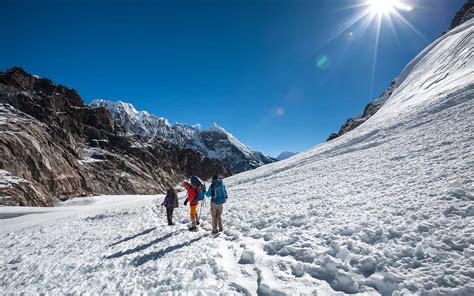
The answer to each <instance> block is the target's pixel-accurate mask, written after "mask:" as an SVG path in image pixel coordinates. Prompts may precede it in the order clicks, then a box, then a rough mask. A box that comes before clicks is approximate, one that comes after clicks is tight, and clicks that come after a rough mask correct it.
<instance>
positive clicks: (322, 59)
mask: <svg viewBox="0 0 474 296" xmlns="http://www.w3.org/2000/svg"><path fill="white" fill-rule="evenodd" d="M315 64H316V67H317V68H319V69H321V70H326V69H327V68H329V66H330V65H331V59H330V58H329V57H328V56H327V55H324V54H323V55H320V56H318V57H317V58H316V59H315Z"/></svg>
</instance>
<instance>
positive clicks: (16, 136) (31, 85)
mask: <svg viewBox="0 0 474 296" xmlns="http://www.w3.org/2000/svg"><path fill="white" fill-rule="evenodd" d="M121 130H122V127H120V126H115V123H114V121H113V120H112V118H111V116H110V113H109V112H108V111H107V110H106V109H104V108H90V107H88V106H87V105H85V104H84V102H83V100H82V99H81V97H80V96H79V95H78V94H77V92H76V91H75V90H73V89H69V88H67V87H65V86H62V85H56V84H54V83H53V82H52V81H50V80H48V79H44V78H38V77H35V76H33V75H30V74H28V73H26V72H25V71H24V70H23V69H21V68H18V67H15V68H12V69H9V70H8V71H7V72H0V179H2V180H1V181H0V204H7V205H28V206H52V205H53V204H54V202H55V201H57V200H58V199H60V200H64V199H68V198H70V197H75V196H83V195H92V194H156V193H162V192H163V191H164V190H165V188H167V187H169V186H173V185H176V184H177V183H178V182H180V181H181V180H182V179H183V178H185V177H188V176H190V175H193V174H196V175H198V176H200V177H202V178H204V179H207V178H210V177H211V176H212V175H213V174H221V175H224V176H227V175H229V172H228V170H227V169H226V167H225V166H224V165H223V164H222V163H221V162H219V161H218V160H215V159H210V158H207V157H204V156H203V155H202V154H200V153H199V152H197V151H195V150H192V149H182V148H179V147H178V146H176V145H173V144H170V143H167V142H153V143H145V142H143V141H141V140H140V139H137V138H133V137H130V136H125V135H124V134H123V133H121Z"/></svg>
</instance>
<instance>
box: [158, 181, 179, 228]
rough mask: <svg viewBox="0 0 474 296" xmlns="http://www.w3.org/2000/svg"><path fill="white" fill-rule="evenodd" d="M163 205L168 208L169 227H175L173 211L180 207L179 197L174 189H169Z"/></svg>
mask: <svg viewBox="0 0 474 296" xmlns="http://www.w3.org/2000/svg"><path fill="white" fill-rule="evenodd" d="M161 205H162V206H164V207H165V208H166V218H167V219H168V225H174V223H173V211H174V208H177V207H178V195H177V194H176V191H174V189H173V188H170V189H168V191H167V192H166V196H165V200H164V201H163V202H162V203H161Z"/></svg>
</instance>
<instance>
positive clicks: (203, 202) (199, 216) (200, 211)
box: [198, 199, 206, 223]
mask: <svg viewBox="0 0 474 296" xmlns="http://www.w3.org/2000/svg"><path fill="white" fill-rule="evenodd" d="M205 201H206V200H205V199H203V201H202V202H201V208H200V209H199V215H198V221H199V223H201V213H202V206H203V205H204V204H205Z"/></svg>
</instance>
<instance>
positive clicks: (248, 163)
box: [90, 100, 276, 173]
mask: <svg viewBox="0 0 474 296" xmlns="http://www.w3.org/2000/svg"><path fill="white" fill-rule="evenodd" d="M90 106H91V107H92V108H105V109H107V110H108V111H109V112H110V114H111V115H112V118H113V120H114V121H115V123H116V124H117V125H118V126H121V127H122V128H123V133H124V134H126V135H130V136H137V137H139V138H140V139H142V140H143V141H144V142H146V143H153V142H156V141H165V142H169V143H173V144H175V145H177V146H179V147H181V148H191V149H194V150H196V151H199V152H200V153H202V154H203V155H204V156H207V157H209V158H214V159H218V160H220V161H222V162H223V163H224V164H225V165H226V166H227V167H228V168H229V170H230V171H231V172H232V173H239V172H243V171H247V170H250V169H254V168H257V167H259V166H261V165H264V164H268V163H272V162H275V161H276V159H274V158H271V157H269V156H266V155H264V154H263V153H261V152H258V151H253V150H252V149H250V148H249V147H248V146H246V145H244V144H242V143H241V142H240V141H239V140H237V138H236V137H234V136H233V135H232V134H231V133H229V132H227V131H226V130H225V129H224V128H222V127H220V126H219V125H217V124H216V123H214V124H213V125H212V126H211V127H210V128H209V129H205V130H201V129H200V128H198V127H197V126H196V125H194V126H191V125H186V124H173V125H171V124H170V123H169V121H168V120H167V119H166V118H162V117H157V116H154V115H151V114H150V113H148V112H146V111H137V110H136V109H135V107H134V106H133V105H132V104H130V103H125V102H121V101H118V102H112V101H108V100H94V101H92V102H91V103H90Z"/></svg>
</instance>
